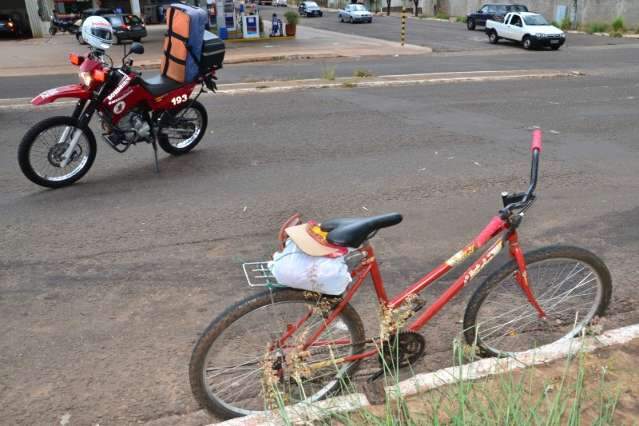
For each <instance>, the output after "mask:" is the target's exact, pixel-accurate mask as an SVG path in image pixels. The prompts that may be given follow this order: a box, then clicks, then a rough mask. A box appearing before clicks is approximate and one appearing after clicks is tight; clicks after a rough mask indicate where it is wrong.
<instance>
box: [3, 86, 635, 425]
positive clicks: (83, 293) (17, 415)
mask: <svg viewBox="0 0 639 426" xmlns="http://www.w3.org/2000/svg"><path fill="white" fill-rule="evenodd" d="M497 94H506V95H504V96H500V95H497ZM638 99H639V87H638V86H637V80H636V78H635V76H634V75H630V76H626V75H616V76H591V77H582V78H571V79H558V80H537V81H532V80H531V81H522V82H502V83H473V84H457V85H441V86H419V87H405V88H392V89H390V88H387V89H358V90H349V89H342V90H315V91H306V92H298V93H289V94H279V95H276V94H271V95H260V96H252V97H248V96H235V97H223V96H217V97H210V98H207V99H206V100H205V104H206V106H207V109H208V111H209V116H210V120H209V126H210V128H209V131H210V133H209V134H208V135H207V137H206V138H205V140H204V141H203V143H202V144H201V146H200V147H199V148H198V149H196V150H195V151H194V152H193V153H191V154H189V155H187V156H184V157H182V158H169V157H167V156H165V155H163V156H162V158H161V162H160V167H161V169H162V171H161V173H160V175H156V174H155V173H154V172H153V167H152V164H153V163H152V152H151V149H150V147H148V146H140V147H136V148H133V149H132V150H131V151H130V152H128V153H127V154H126V155H124V156H121V155H118V154H116V153H114V152H113V151H112V150H110V149H109V148H108V147H106V145H104V144H100V145H99V149H100V152H99V153H98V157H97V160H96V163H95V165H94V168H93V170H91V172H90V173H89V174H88V175H87V176H86V177H85V179H83V180H82V181H81V182H80V183H78V184H77V185H74V186H72V187H70V188H67V189H64V190H58V191H48V190H41V189H39V188H37V187H34V186H33V185H31V184H30V183H29V182H28V181H27V180H26V179H25V178H23V177H22V176H21V175H20V172H19V170H18V167H17V164H16V161H15V157H14V155H11V153H15V150H16V146H17V143H18V141H19V139H20V137H21V136H22V135H23V134H24V132H25V131H26V129H27V128H28V127H29V126H31V125H32V124H33V123H34V122H36V121H38V120H40V119H42V118H44V117H45V116H50V115H55V114H63V113H65V112H66V110H48V111H42V112H30V113H24V112H12V111H2V112H0V121H1V123H2V126H3V129H5V130H4V131H3V133H2V134H1V135H0V146H2V147H3V149H4V150H5V152H6V153H8V155H3V156H1V157H0V180H1V181H2V182H3V185H2V186H1V187H0V211H1V215H0V223H1V224H2V227H3V230H4V233H3V244H1V245H0V323H1V324H2V327H1V328H0V331H1V333H2V338H1V339H0V407H1V408H0V415H1V416H2V418H3V419H10V423H11V424H25V425H27V424H28V425H33V424H38V425H39V424H42V425H48V424H53V423H57V422H59V421H60V419H61V417H62V416H64V415H66V414H67V413H68V414H70V415H71V424H95V423H99V424H124V423H135V422H138V421H139V422H146V421H155V420H161V419H164V420H165V421H166V422H168V424H171V423H182V422H187V421H189V422H191V423H194V424H198V423H202V422H204V421H206V420H205V418H204V417H203V416H202V414H193V413H194V412H196V410H197V407H196V406H195V403H194V401H193V399H192V397H191V394H190V390H189V387H188V379H187V366H188V360H189V356H190V351H191V348H192V346H193V344H194V341H195V339H196V338H197V335H198V333H200V332H201V331H202V330H203V329H204V327H205V326H206V325H207V323H208V322H209V321H210V320H211V319H212V318H213V317H214V316H215V315H217V314H218V313H219V312H221V311H222V309H224V307H226V306H227V305H228V304H229V303H231V302H233V301H235V300H238V299H239V298H241V297H243V296H245V295H248V294H250V293H251V292H252V291H251V290H250V289H248V288H247V286H246V285H245V284H244V283H243V278H242V274H241V270H240V268H239V265H240V263H241V262H242V261H249V260H256V259H264V258H266V257H268V256H269V255H270V254H271V253H272V251H273V248H274V243H275V233H276V230H277V227H278V225H279V223H280V222H281V221H282V220H284V219H285V218H286V217H287V216H288V215H289V214H290V213H291V212H293V211H301V212H303V213H304V214H305V217H307V218H316V219H318V220H323V219H326V218H329V217H333V216H341V215H362V214H363V215H366V214H374V213H382V212H387V211H400V212H402V213H404V215H405V221H404V222H403V223H402V224H401V225H400V226H397V227H395V228H392V229H389V230H384V231H383V232H380V235H379V236H378V237H376V238H375V243H376V244H377V246H378V251H379V256H380V257H381V258H382V259H383V264H382V267H383V270H384V277H385V278H386V280H387V284H388V287H389V291H390V292H391V293H394V292H396V291H397V290H398V289H399V288H401V285H402V284H403V283H405V282H408V281H411V280H414V279H416V278H418V277H419V276H420V274H421V273H423V272H424V271H426V270H427V269H428V268H430V267H432V266H434V265H435V264H436V263H438V262H439V261H441V260H442V259H444V258H446V257H447V255H448V254H450V253H453V252H454V251H455V250H457V249H458V248H459V247H460V246H461V245H462V244H463V243H464V242H465V241H466V240H468V239H470V238H471V237H473V236H474V234H475V233H476V232H477V230H478V229H480V227H481V226H482V225H484V223H485V222H486V221H487V220H488V219H489V218H490V216H491V215H492V214H494V212H496V210H497V209H498V208H499V192H500V191H502V190H512V189H518V188H522V187H523V186H524V184H525V181H526V174H527V170H528V164H529V163H528V161H529V158H528V156H529V151H528V141H529V133H528V131H527V129H528V128H529V127H530V126H533V125H539V126H542V127H543V128H545V129H546V130H547V144H546V149H545V151H544V156H543V160H542V169H541V170H542V172H541V182H540V186H539V195H540V199H539V202H538V203H537V204H536V206H535V208H534V209H533V210H532V211H531V212H530V214H529V215H528V218H527V220H526V223H525V225H524V227H523V231H522V241H523V244H524V247H525V248H526V249H530V248H533V247H539V246H541V245H545V244H551V243H574V244H579V245H582V246H586V247H589V248H591V249H592V250H594V251H596V252H597V253H599V254H600V255H602V256H603V257H604V258H605V259H606V261H607V262H608V264H609V266H610V268H611V270H612V273H613V277H614V282H615V294H614V300H613V305H612V315H611V317H610V318H609V319H608V322H607V323H606V326H610V327H612V326H617V325H623V324H628V323H632V322H637V321H638V320H639V311H637V302H638V299H639V297H638V296H639V295H638V293H637V290H636V289H637V284H638V283H637V279H636V276H637V272H639V271H638V270H637V266H636V256H635V254H636V253H637V250H639V245H638V241H639V235H638V234H637V227H636V226H634V225H633V224H634V223H636V222H637V220H638V219H639V203H638V200H637V197H634V196H632V194H636V193H637V191H638V190H639V186H638V184H637V179H636V170H637V168H636V164H637V161H639V151H638V150H637V144H636V126H635V123H636V122H637V120H638V119H639V114H638V113H637V111H638V109H637V102H638ZM550 130H552V131H553V132H551V131H550ZM96 131H97V129H96ZM443 288H444V286H443V285H437V286H435V288H433V290H432V291H431V292H428V293H427V298H428V300H432V299H433V298H434V297H435V296H436V295H437V294H438V293H439V292H440V291H442V289H443ZM365 290H369V289H368V288H365ZM469 291H470V289H467V290H466V291H465V292H464V293H463V294H462V295H461V296H460V297H459V299H457V300H456V303H454V304H453V305H452V306H450V307H449V308H447V309H446V310H445V311H444V312H443V313H442V316H441V317H439V318H437V319H436V320H435V321H434V322H433V324H432V327H429V328H428V329H427V330H426V331H425V336H426V341H427V342H428V349H427V353H428V355H427V357H426V358H425V359H424V361H423V363H422V364H421V365H420V367H419V369H420V371H423V370H432V369H435V368H437V367H441V366H444V365H446V364H448V363H449V360H450V356H451V354H450V348H451V341H452V339H453V338H454V337H455V336H456V335H457V333H458V332H459V329H460V325H459V324H458V320H459V319H460V317H461V314H462V307H463V304H464V302H465V301H466V300H467V298H468V296H469V294H470V293H469ZM371 296H372V295H371V294H370V292H367V291H364V292H362V294H361V295H360V297H359V298H358V300H357V301H356V305H357V306H358V307H359V308H360V309H362V310H363V311H364V312H367V313H369V314H371V313H374V312H375V309H374V308H372V307H371V306H370V302H371ZM369 314H367V317H369ZM375 324H376V322H371V323H369V325H368V331H369V333H375V331H376V326H375ZM176 415H186V416H187V417H185V418H181V419H180V420H179V421H178V420H176V418H175V417H171V416H176ZM167 418H168V420H167ZM171 419H172V420H171ZM187 419H188V420H187Z"/></svg>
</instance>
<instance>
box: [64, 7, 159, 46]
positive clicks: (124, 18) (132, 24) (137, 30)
mask: <svg viewBox="0 0 639 426" xmlns="http://www.w3.org/2000/svg"><path fill="white" fill-rule="evenodd" d="M102 17H103V18H104V19H106V20H107V21H109V22H110V23H111V26H112V27H113V42H114V43H115V44H120V43H121V42H122V41H123V40H133V41H140V40H142V38H143V37H146V36H147V32H146V27H145V26H144V22H142V19H140V18H139V17H137V16H135V15H128V14H122V15H121V14H115V13H114V14H110V15H102ZM76 38H77V39H78V41H79V42H80V43H81V44H84V40H82V34H81V33H78V34H76Z"/></svg>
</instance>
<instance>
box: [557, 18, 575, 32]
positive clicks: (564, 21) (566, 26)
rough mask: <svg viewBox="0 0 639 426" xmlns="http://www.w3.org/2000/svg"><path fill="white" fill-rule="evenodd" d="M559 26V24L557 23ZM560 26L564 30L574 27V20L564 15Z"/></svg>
mask: <svg viewBox="0 0 639 426" xmlns="http://www.w3.org/2000/svg"><path fill="white" fill-rule="evenodd" d="M555 26H557V25H555ZM559 28H561V29H562V30H564V31H566V30H569V29H571V28H572V21H571V20H570V18H569V17H567V16H566V17H564V19H562V20H561V23H560V24H559Z"/></svg>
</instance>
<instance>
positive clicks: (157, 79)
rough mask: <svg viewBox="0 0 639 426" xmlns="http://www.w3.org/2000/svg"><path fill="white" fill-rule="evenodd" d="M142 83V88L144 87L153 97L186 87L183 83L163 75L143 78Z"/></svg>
mask: <svg viewBox="0 0 639 426" xmlns="http://www.w3.org/2000/svg"><path fill="white" fill-rule="evenodd" d="M141 83H142V86H144V88H145V89H146V90H148V91H149V93H151V94H152V95H153V96H160V95H163V94H165V93H167V92H170V91H171V90H174V89H177V88H178V87H180V86H183V85H184V84H183V83H179V82H177V81H175V80H172V79H170V78H168V77H167V76H165V75H162V74H157V75H154V76H152V77H148V78H145V77H142V78H141Z"/></svg>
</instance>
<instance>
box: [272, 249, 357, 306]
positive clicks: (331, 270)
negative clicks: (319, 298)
mask: <svg viewBox="0 0 639 426" xmlns="http://www.w3.org/2000/svg"><path fill="white" fill-rule="evenodd" d="M269 268H270V269H271V272H272V273H273V276H274V277H275V279H276V280H277V282H278V283H280V284H282V285H285V286H288V287H293V288H299V289H302V290H310V291H315V292H318V293H322V294H329V295H332V296H336V295H340V294H342V293H344V290H346V287H348V285H349V284H350V283H351V281H352V279H351V274H350V273H349V272H348V266H346V263H345V262H344V257H343V256H340V257H337V258H331V257H320V256H309V255H308V254H306V253H304V252H303V251H302V250H300V249H299V248H298V247H297V245H295V243H294V242H293V241H292V240H290V239H289V240H288V241H287V242H286V246H285V247H284V250H282V251H281V252H275V253H274V254H273V261H272V262H271V263H270V264H269Z"/></svg>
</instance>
